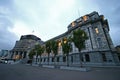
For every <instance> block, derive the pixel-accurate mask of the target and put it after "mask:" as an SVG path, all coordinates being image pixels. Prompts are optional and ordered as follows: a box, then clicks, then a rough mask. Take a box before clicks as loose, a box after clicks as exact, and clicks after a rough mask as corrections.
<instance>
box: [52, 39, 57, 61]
mask: <svg viewBox="0 0 120 80" xmlns="http://www.w3.org/2000/svg"><path fill="white" fill-rule="evenodd" d="M51 50H52V51H53V54H54V62H55V57H56V55H57V54H58V42H57V41H54V40H51Z"/></svg>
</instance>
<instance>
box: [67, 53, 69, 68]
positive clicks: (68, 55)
mask: <svg viewBox="0 0 120 80" xmlns="http://www.w3.org/2000/svg"><path fill="white" fill-rule="evenodd" d="M67 66H69V55H68V54H67Z"/></svg>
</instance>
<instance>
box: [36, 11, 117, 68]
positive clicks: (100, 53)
mask: <svg viewBox="0 0 120 80" xmlns="http://www.w3.org/2000/svg"><path fill="white" fill-rule="evenodd" d="M77 29H81V30H84V31H85V32H86V33H87V35H88V37H89V39H88V40H86V42H85V45H86V48H85V49H83V50H82V51H81V53H82V64H83V66H108V65H119V59H118V56H117V54H116V51H115V48H114V46H113V43H112V40H111V37H110V35H109V30H110V29H109V25H108V21H107V19H104V16H103V15H99V14H98V12H95V11H94V12H92V13H90V14H87V15H84V16H82V17H80V18H78V19H76V20H75V21H73V22H72V23H70V25H69V26H68V31H66V32H65V33H63V34H61V35H59V36H57V37H54V38H52V39H50V40H56V41H60V42H61V40H62V39H63V38H65V37H69V36H72V33H73V31H74V30H77ZM71 44H72V48H73V49H72V51H71V52H70V53H69V65H71V66H80V60H79V59H80V58H79V51H78V49H77V48H76V47H75V45H74V43H71ZM47 59H48V56H47V54H46V52H45V53H44V54H43V56H42V59H40V60H41V63H42V64H48V62H47ZM38 61H39V60H38ZM38 63H39V62H38ZM54 63H56V64H57V65H66V57H65V56H63V52H62V46H59V49H58V55H57V56H56V61H55V62H54V61H53V54H52V53H51V56H50V62H49V64H54Z"/></svg>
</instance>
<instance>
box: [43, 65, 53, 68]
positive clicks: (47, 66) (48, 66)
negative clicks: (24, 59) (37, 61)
mask: <svg viewBox="0 0 120 80" xmlns="http://www.w3.org/2000/svg"><path fill="white" fill-rule="evenodd" d="M42 67H46V68H55V67H54V66H51V65H42Z"/></svg>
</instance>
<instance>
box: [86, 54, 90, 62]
mask: <svg viewBox="0 0 120 80" xmlns="http://www.w3.org/2000/svg"><path fill="white" fill-rule="evenodd" d="M85 59H86V62H90V56H89V54H85Z"/></svg>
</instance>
